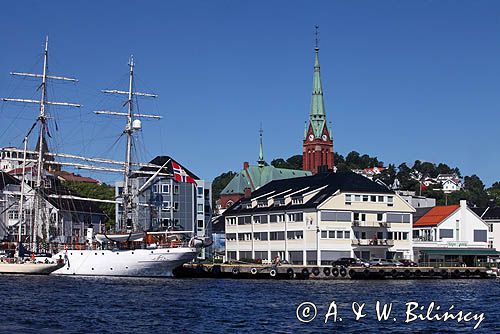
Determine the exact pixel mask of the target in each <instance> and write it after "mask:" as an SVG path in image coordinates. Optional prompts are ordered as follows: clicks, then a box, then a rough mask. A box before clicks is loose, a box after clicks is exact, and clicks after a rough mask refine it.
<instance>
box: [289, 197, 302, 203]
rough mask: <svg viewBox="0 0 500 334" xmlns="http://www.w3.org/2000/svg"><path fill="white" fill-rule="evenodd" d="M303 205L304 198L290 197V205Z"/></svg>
mask: <svg viewBox="0 0 500 334" xmlns="http://www.w3.org/2000/svg"><path fill="white" fill-rule="evenodd" d="M302 203H304V198H303V197H302V196H300V197H292V204H302Z"/></svg>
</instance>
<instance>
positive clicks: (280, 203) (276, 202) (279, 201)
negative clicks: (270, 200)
mask: <svg viewBox="0 0 500 334" xmlns="http://www.w3.org/2000/svg"><path fill="white" fill-rule="evenodd" d="M283 205H285V199H284V198H276V199H275V200H274V206H283Z"/></svg>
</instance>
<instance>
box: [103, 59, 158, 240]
mask: <svg viewBox="0 0 500 334" xmlns="http://www.w3.org/2000/svg"><path fill="white" fill-rule="evenodd" d="M128 65H129V85H128V91H121V90H114V89H113V90H108V89H106V90H102V92H103V93H106V94H121V95H126V96H127V98H128V99H127V102H126V104H127V112H126V113H123V112H115V111H108V110H99V111H95V113H96V114H105V115H113V116H125V117H126V118H127V123H126V125H125V130H123V133H124V134H125V135H126V136H127V146H126V151H125V164H124V169H123V193H122V205H123V213H122V217H121V221H119V222H118V226H116V230H123V229H126V230H127V231H128V232H131V231H132V230H133V229H134V228H135V226H134V224H133V220H132V209H133V198H134V196H133V194H132V191H131V186H130V175H131V173H132V165H133V163H132V146H133V139H134V137H133V136H134V133H135V132H136V131H138V130H140V126H135V125H134V120H138V119H139V118H141V117H143V118H153V119H161V116H156V115H146V114H136V113H134V96H141V97H152V98H156V97H158V95H156V94H149V93H141V92H135V91H134V66H135V63H134V57H133V56H131V57H130V61H129V64H128Z"/></svg>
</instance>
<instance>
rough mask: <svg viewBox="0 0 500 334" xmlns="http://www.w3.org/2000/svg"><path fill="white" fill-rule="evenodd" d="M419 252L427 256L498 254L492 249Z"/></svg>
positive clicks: (499, 253) (452, 249) (446, 249)
mask: <svg viewBox="0 0 500 334" xmlns="http://www.w3.org/2000/svg"><path fill="white" fill-rule="evenodd" d="M420 252H422V253H425V254H428V255H473V256H474V255H475V256H499V255H500V252H499V251H497V250H496V249H493V248H479V249H478V248H475V249H471V248H445V249H422V250H421V251H420Z"/></svg>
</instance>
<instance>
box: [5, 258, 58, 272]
mask: <svg viewBox="0 0 500 334" xmlns="http://www.w3.org/2000/svg"><path fill="white" fill-rule="evenodd" d="M62 267H64V260H62V259H58V260H57V261H50V260H48V259H47V258H46V260H45V261H36V260H35V261H24V260H20V259H14V258H8V259H2V260H0V274H24V275H48V274H51V273H52V272H54V271H56V270H57V269H60V268H62Z"/></svg>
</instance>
